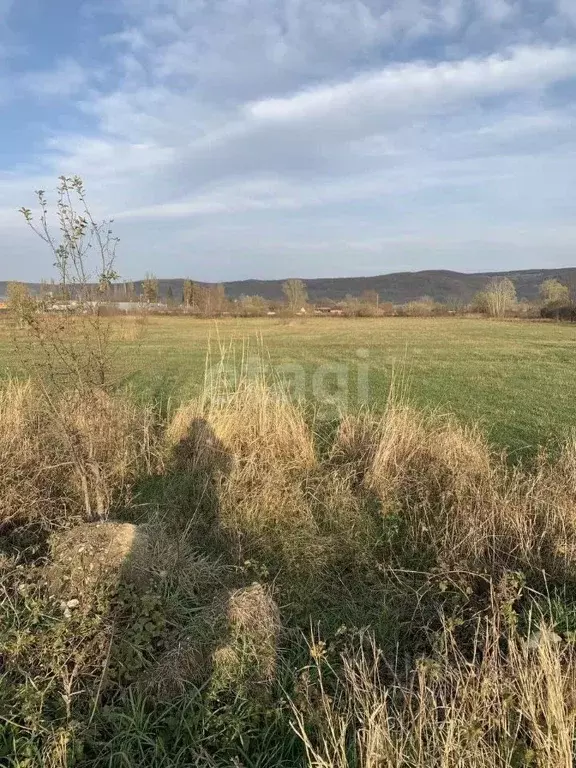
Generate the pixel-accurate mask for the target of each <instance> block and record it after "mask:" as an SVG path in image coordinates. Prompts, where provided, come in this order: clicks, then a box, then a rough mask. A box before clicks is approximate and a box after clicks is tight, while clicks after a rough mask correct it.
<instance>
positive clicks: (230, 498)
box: [167, 376, 317, 556]
mask: <svg viewBox="0 0 576 768" xmlns="http://www.w3.org/2000/svg"><path fill="white" fill-rule="evenodd" d="M167 435H168V439H169V442H170V443H171V444H172V445H173V446H174V447H173V453H174V455H175V457H176V463H177V464H178V465H179V466H182V464H183V463H184V464H187V466H188V467H189V468H190V470H199V471H200V472H203V473H205V474H211V475H212V476H215V477H217V479H218V500H217V504H218V510H217V514H218V519H219V525H220V528H221V530H222V531H223V532H225V533H226V534H227V535H231V536H232V537H234V539H235V540H236V544H237V546H238V548H239V550H238V551H239V553H240V556H242V555H241V553H242V551H243V548H244V543H243V542H244V540H245V539H246V538H248V539H250V540H251V541H252V542H253V543H254V544H255V545H256V546H257V544H258V542H259V543H260V544H261V545H262V546H264V547H268V545H270V544H272V545H273V546H280V547H282V545H283V536H282V535H281V533H280V532H281V531H287V530H290V531H291V532H292V534H295V533H296V531H298V532H299V533H300V534H301V535H302V536H308V537H312V536H313V535H314V531H315V523H314V520H313V518H312V516H311V514H310V510H309V505H308V504H307V502H306V498H305V490H304V486H303V483H304V480H305V479H306V477H307V476H308V474H309V473H310V472H311V471H312V470H313V469H314V468H315V467H316V464H317V461H316V456H315V451H314V438H313V433H312V430H311V429H310V427H309V425H308V424H307V423H306V421H305V419H304V416H303V414H302V411H301V409H300V408H299V407H298V405H296V404H294V403H293V402H291V401H290V399H289V397H288V396H287V394H286V393H285V392H284V391H283V390H282V389H276V388H273V387H270V386H269V385H268V384H267V383H266V381H265V379H264V378H263V377H262V376H258V377H256V378H255V379H254V378H249V377H246V376H243V377H241V378H240V380H239V381H238V382H237V384H236V385H235V386H234V387H233V388H230V387H229V386H228V383H227V382H226V380H225V379H224V378H223V377H217V379H216V380H215V381H214V382H212V389H210V390H209V391H208V392H207V394H206V395H205V396H204V398H203V399H201V400H200V401H195V402H191V403H187V404H184V405H183V406H182V407H181V408H179V409H178V411H177V412H176V413H175V414H174V416H173V418H172V421H171V423H170V425H169V427H168V432H167Z"/></svg>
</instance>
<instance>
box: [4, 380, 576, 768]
mask: <svg viewBox="0 0 576 768" xmlns="http://www.w3.org/2000/svg"><path fill="white" fill-rule="evenodd" d="M208 384H209V387H208V389H207V391H206V392H205V393H204V395H203V397H201V398H199V399H197V400H194V401H190V402H187V403H183V404H182V405H181V406H180V407H179V408H177V409H176V410H175V411H173V412H172V413H170V414H168V415H166V416H165V417H162V418H161V417H160V416H159V415H158V414H155V413H154V412H153V411H152V410H150V409H144V410H142V409H141V408H140V407H138V408H136V407H135V406H134V405H132V404H131V403H130V401H129V399H127V396H126V395H123V394H120V393H117V394H115V395H110V399H109V401H108V402H107V403H106V404H102V407H101V409H100V411H99V416H98V419H95V418H93V417H92V415H91V413H90V411H89V410H88V411H84V410H82V409H81V410H80V412H79V414H78V415H77V419H78V423H79V425H81V427H79V436H81V439H83V440H85V441H87V442H88V443H90V444H91V445H93V446H95V448H96V450H95V451H94V452H93V461H94V462H95V465H97V467H98V472H97V476H98V477H99V480H100V486H99V488H98V492H99V493H100V494H102V495H103V496H104V497H105V498H106V500H107V504H106V510H107V512H106V515H105V516H104V517H106V518H107V520H108V522H100V523H91V522H88V523H87V521H86V516H85V507H84V504H83V501H82V493H81V492H80V490H79V488H78V481H77V478H76V477H75V475H74V465H73V462H71V461H70V460H69V458H68V457H67V454H66V441H65V440H64V441H62V442H59V441H58V425H59V422H58V420H54V419H53V418H52V413H51V412H50V411H47V410H46V409H45V407H44V406H43V401H42V399H41V398H38V397H37V396H35V393H34V390H33V385H32V384H15V383H11V384H9V385H7V386H5V387H4V389H3V391H2V398H1V402H2V408H3V413H2V415H3V418H2V419H1V420H0V423H1V424H2V426H3V429H2V432H1V434H0V452H1V457H2V470H3V471H2V477H3V484H2V488H1V493H2V502H3V503H2V506H1V509H2V521H1V522H2V526H3V533H4V536H3V542H4V544H3V555H2V558H3V559H2V571H1V577H0V581H1V599H0V603H1V608H0V610H1V613H2V616H1V621H0V645H1V648H2V671H1V677H0V754H1V755H2V760H3V764H6V765H10V766H16V765H18V766H20V765H29V766H36V765H38V766H40V765H42V766H45V765H48V766H52V765H53V766H90V765H92V766H105V765H106V766H141V765H151V766H189V765H199V766H230V765H247V766H248V765H249V766H278V765H286V766H289V765H290V766H297V765H302V766H390V767H391V768H392V766H394V768H396V767H398V768H400V766H402V767H404V766H417V767H419V766H422V768H424V766H426V768H428V767H429V766H442V767H443V768H444V766H460V765H467V766H473V767H474V768H475V767H476V766H478V768H484V766H486V768H487V767H488V766H494V765H501V766H510V768H513V767H515V766H545V767H546V768H548V767H549V768H552V767H554V768H556V766H567V767H568V766H571V765H572V759H573V731H574V718H575V716H576V708H575V707H574V700H573V690H574V683H575V682H576V681H575V665H574V662H575V659H574V643H575V642H576V589H575V587H576V581H575V579H576V526H575V525H574V515H573V509H574V503H575V501H576V442H574V441H568V442H567V443H566V445H565V446H564V449H563V450H562V452H561V453H560V455H559V456H556V457H555V458H552V457H549V456H545V455H542V456H541V457H540V458H539V459H538V461H537V462H536V464H535V465H534V467H533V468H532V470H531V471H526V470H520V469H518V468H515V469H513V468H510V467H509V466H508V465H507V463H506V462H505V460H504V458H503V457H502V456H500V455H498V454H495V453H494V452H492V451H491V449H490V447H489V446H488V445H487V443H486V441H485V440H484V438H483V436H482V434H481V433H480V432H479V431H478V430H475V429H465V428H462V427H460V426H459V425H458V424H456V423H455V422H453V421H452V420H451V419H449V418H445V417H439V416H425V415H423V414H422V413H418V412H416V411H414V410H412V409H410V408H408V407H407V406H406V405H404V404H402V403H398V402H393V401H391V402H390V403H389V406H388V408H387V410H386V412H385V413H384V414H383V415H381V416H376V415H373V414H370V413H368V412H365V413H362V414H359V415H351V414H349V415H347V416H344V417H343V418H342V419H341V420H340V421H339V423H338V424H335V425H332V426H331V428H330V430H327V428H326V426H325V425H322V424H316V426H314V420H313V419H312V420H311V418H310V414H309V413H305V412H304V411H303V410H301V408H300V406H298V405H296V404H294V403H293V402H291V401H290V399H289V398H288V397H287V395H286V394H285V393H284V391H283V389H282V387H281V386H279V384H278V382H273V381H272V382H270V381H266V379H265V376H264V373H261V374H260V375H258V376H256V378H254V377H253V376H252V377H250V378H248V377H247V376H246V375H240V376H239V379H238V380H237V381H235V382H234V383H231V382H230V381H229V380H228V379H226V378H223V377H220V376H216V377H213V378H212V379H211V380H210V381H209V382H208ZM113 436H114V439H113ZM79 439H80V438H79ZM56 465H57V466H56ZM33 468H34V469H33ZM94 492H95V493H96V489H94Z"/></svg>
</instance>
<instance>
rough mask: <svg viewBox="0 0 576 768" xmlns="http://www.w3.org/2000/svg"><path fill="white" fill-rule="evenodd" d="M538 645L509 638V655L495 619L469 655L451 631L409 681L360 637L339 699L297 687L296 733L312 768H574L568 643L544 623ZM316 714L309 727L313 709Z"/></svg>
mask: <svg viewBox="0 0 576 768" xmlns="http://www.w3.org/2000/svg"><path fill="white" fill-rule="evenodd" d="M535 636H537V641H536V642H531V641H530V640H525V639H522V638H521V637H520V636H518V635H517V634H516V633H514V632H512V633H510V634H509V635H508V637H507V652H504V651H503V644H502V632H501V628H500V626H499V621H498V619H496V618H493V619H492V621H491V622H490V624H489V625H488V626H487V628H486V632H485V633H484V636H483V637H482V633H478V635H477V640H476V643H475V646H474V649H473V651H472V654H471V656H465V655H464V654H463V653H462V651H461V650H460V648H459V645H458V643H457V641H456V638H455V636H454V633H453V631H452V630H451V629H450V628H449V627H448V626H445V628H444V630H443V632H442V634H441V636H440V637H439V648H440V649H439V651H438V653H437V654H435V655H434V656H431V657H429V658H422V659H420V660H419V661H418V663H417V665H416V667H415V670H414V671H413V672H412V673H411V674H410V675H409V676H408V678H405V677H404V678H403V677H402V675H398V674H395V673H392V679H390V670H389V668H388V665H387V664H386V663H385V659H384V658H383V656H382V653H381V652H380V651H379V650H378V649H377V648H376V646H375V645H374V644H373V642H371V641H370V640H369V638H367V637H366V636H364V637H363V638H361V642H359V643H357V645H356V650H355V651H353V652H352V653H349V654H346V655H345V656H344V657H343V658H342V672H341V673H340V675H339V678H340V679H339V685H338V687H337V692H336V694H334V693H330V694H329V693H328V691H327V688H326V687H325V685H324V684H323V682H322V681H323V679H324V677H325V674H326V673H325V668H323V664H322V662H318V661H317V662H316V663H315V666H316V668H317V674H318V675H319V680H320V685H319V686H316V687H315V688H314V689H311V688H310V687H308V688H307V689H306V688H304V689H303V691H302V690H301V696H302V695H303V698H301V699H300V701H299V702H298V703H297V704H295V705H294V711H295V717H296V723H297V725H296V727H297V731H298V733H299V735H300V736H301V738H302V740H303V742H304V744H305V747H306V752H307V764H308V765H309V766H310V768H312V767H313V768H348V766H349V765H350V762H349V755H350V754H351V752H352V750H353V751H354V754H355V755H356V762H355V763H354V764H355V765H361V766H364V767H365V768H405V766H410V767H411V768H459V767H460V766H466V767H467V768H494V766H499V767H500V768H515V767H516V766H520V765H522V766H542V768H553V767H554V768H555V767H556V766H558V767H559V768H571V767H572V765H573V760H574V758H575V757H576V755H575V754H574V745H573V734H574V728H575V726H576V707H575V706H574V685H575V684H576V657H575V654H574V649H573V647H572V646H569V645H566V644H565V643H563V642H559V638H557V636H556V635H555V634H554V633H553V632H552V631H551V630H550V628H549V627H547V626H546V625H542V626H541V628H540V630H539V631H538V633H535ZM310 707H311V708H312V709H313V711H314V712H315V713H316V716H319V717H320V723H321V725H320V728H319V729H318V730H317V731H315V733H314V734H312V733H311V732H310V730H309V727H308V724H309V714H308V709H309V708H310Z"/></svg>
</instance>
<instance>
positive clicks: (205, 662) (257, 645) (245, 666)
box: [144, 583, 280, 699]
mask: <svg viewBox="0 0 576 768" xmlns="http://www.w3.org/2000/svg"><path fill="white" fill-rule="evenodd" d="M279 632H280V615H279V611H278V607H277V605H276V603H275V601H274V599H273V598H272V596H271V594H270V591H269V589H267V588H266V587H263V586H262V585H261V584H258V583H254V584H252V585H251V586H250V587H245V588H242V589H239V590H232V591H230V592H227V593H224V594H222V593H221V592H220V593H219V594H218V593H217V594H215V595H214V597H213V599H212V601H211V602H210V603H209V604H208V605H206V606H205V608H204V609H203V610H202V611H201V612H200V613H199V614H198V615H197V616H196V617H195V619H194V621H193V622H192V623H191V624H190V625H189V626H188V627H187V628H186V632H185V634H184V636H183V637H181V638H180V639H179V640H178V642H177V643H176V644H175V645H174V647H172V648H171V649H170V650H168V651H167V652H166V653H165V654H163V655H162V656H161V657H160V658H159V660H158V662H157V664H156V665H155V667H154V668H153V669H152V670H150V671H149V672H148V673H147V678H146V680H145V681H144V688H145V690H148V691H153V692H154V693H155V695H156V696H159V697H160V698H162V699H166V698H168V699H170V698H171V697H174V696H177V695H179V694H182V693H184V692H185V691H186V689H187V687H189V686H190V685H195V686H198V687H201V686H206V685H209V686H210V689H211V690H212V691H213V692H214V694H216V693H217V692H222V691H224V690H232V691H236V692H239V691H240V690H242V691H247V690H248V689H250V690H251V691H252V692H253V693H256V692H257V691H258V690H261V691H264V690H265V689H266V687H267V686H268V685H269V684H270V683H271V682H272V681H273V680H274V677H275V675H276V665H277V659H278V636H279Z"/></svg>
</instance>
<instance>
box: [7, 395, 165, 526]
mask: <svg viewBox="0 0 576 768" xmlns="http://www.w3.org/2000/svg"><path fill="white" fill-rule="evenodd" d="M157 455H158V451H157V438H156V432H155V418H154V415H153V409H152V408H151V407H139V406H136V405H135V404H134V403H133V402H131V400H130V399H129V398H128V397H125V396H120V395H118V396H111V395H108V394H106V393H92V394H91V395H90V396H89V397H86V396H81V395H80V394H78V393H74V394H71V395H68V394H66V393H62V394H61V395H60V396H59V397H57V398H54V399H53V400H52V401H51V407H48V406H47V403H46V399H45V398H44V397H43V396H42V393H41V392H40V391H39V390H38V389H37V388H36V387H35V386H34V384H33V383H32V382H30V381H24V382H17V381H9V382H7V383H6V384H4V385H3V386H1V387H0V526H2V527H14V526H24V525H27V524H41V525H43V526H52V525H69V524H70V523H71V522H73V521H79V520H81V519H82V518H85V517H86V508H87V505H86V499H88V500H89V502H90V504H89V506H90V508H91V509H92V510H93V511H94V516H95V517H96V518H98V519H105V518H106V517H107V516H108V514H109V513H110V510H111V509H112V508H113V507H114V506H115V505H119V504H124V503H126V501H127V499H128V498H129V495H130V488H131V484H132V483H133V481H134V480H135V478H136V477H138V476H139V475H143V474H149V473H150V472H151V471H152V468H153V465H154V462H155V461H156V457H157Z"/></svg>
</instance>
